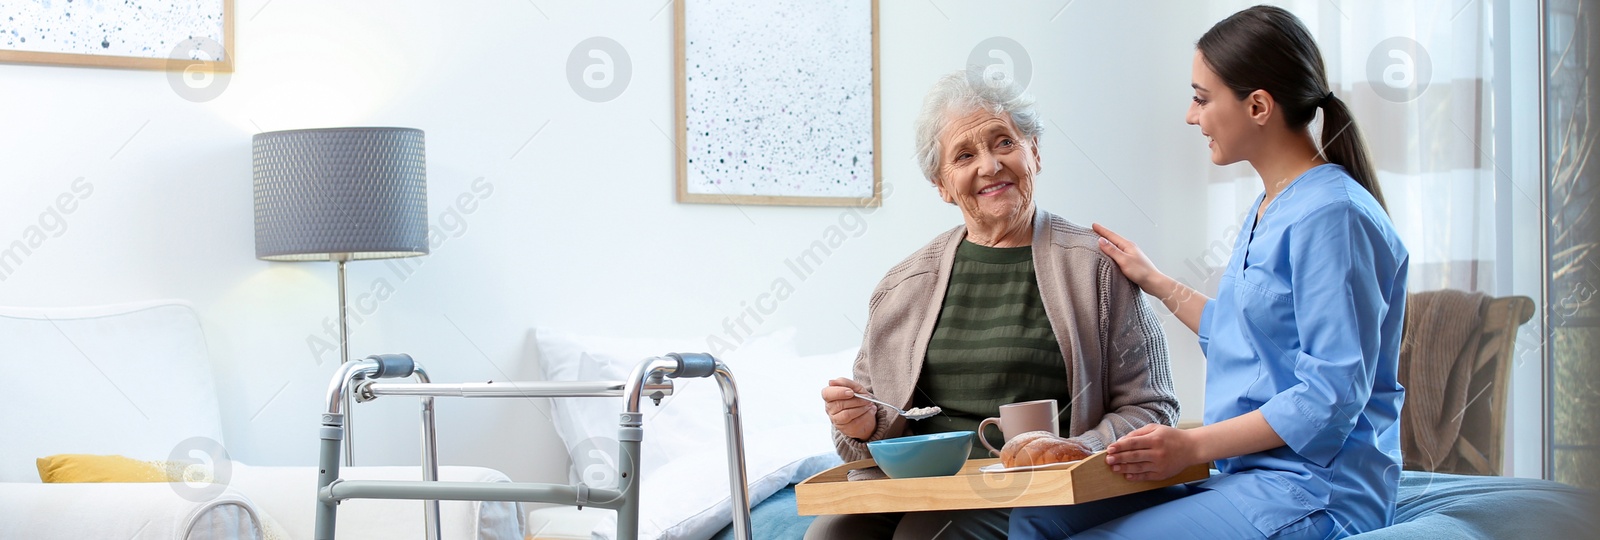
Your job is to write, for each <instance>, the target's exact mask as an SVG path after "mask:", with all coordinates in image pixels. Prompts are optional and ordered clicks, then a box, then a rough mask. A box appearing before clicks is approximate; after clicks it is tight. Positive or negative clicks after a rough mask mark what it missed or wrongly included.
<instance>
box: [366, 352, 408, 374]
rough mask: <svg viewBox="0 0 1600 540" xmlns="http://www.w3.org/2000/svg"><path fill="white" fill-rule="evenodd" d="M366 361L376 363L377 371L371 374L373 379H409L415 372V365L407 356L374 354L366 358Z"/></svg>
mask: <svg viewBox="0 0 1600 540" xmlns="http://www.w3.org/2000/svg"><path fill="white" fill-rule="evenodd" d="M367 359H368V360H372V361H374V362H377V363H378V371H377V372H375V373H373V374H372V378H374V379H399V378H404V377H410V376H411V374H412V373H413V372H415V371H416V370H417V363H416V361H413V360H412V359H411V355H409V354H404V353H391V354H374V355H372V356H368V357H367Z"/></svg>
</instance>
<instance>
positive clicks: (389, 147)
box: [252, 127, 428, 465]
mask: <svg viewBox="0 0 1600 540" xmlns="http://www.w3.org/2000/svg"><path fill="white" fill-rule="evenodd" d="M252 143H253V144H252V146H253V148H254V151H253V153H254V167H253V175H252V176H253V178H254V192H255V219H256V258H257V259H261V260H266V261H333V262H334V263H335V264H337V265H338V269H339V362H340V363H344V362H349V361H350V340H349V328H348V324H349V318H348V317H346V310H347V306H348V305H349V304H348V303H347V302H346V300H345V270H344V266H345V263H346V262H349V261H353V260H361V259H388V258H396V257H415V256H418V255H426V254H427V253H428V187H427V166H426V163H425V160H424V158H423V135H422V130H420V129H411V128H392V127H351V128H328V129H297V130H290V131H272V132H267V133H260V134H257V135H256V136H255V137H254V138H253V139H252ZM347 395H348V394H347ZM351 412H352V411H351V410H350V402H349V400H348V399H347V400H346V402H345V416H346V420H345V422H346V423H345V430H344V437H345V438H344V443H345V454H344V460H345V465H352V464H353V460H354V457H353V456H354V454H355V449H354V446H352V442H353V441H352V439H353V436H352V432H353V431H352V428H351V425H350V420H349V416H350V413H351Z"/></svg>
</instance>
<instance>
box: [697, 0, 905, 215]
mask: <svg viewBox="0 0 1600 540" xmlns="http://www.w3.org/2000/svg"><path fill="white" fill-rule="evenodd" d="M674 3H675V6H674V9H675V11H676V13H677V19H676V26H677V28H676V32H675V34H676V36H675V38H676V46H675V49H676V55H677V64H678V65H677V68H678V80H677V101H678V104H677V105H678V106H677V115H676V116H677V119H676V120H677V122H676V123H677V136H676V139H677V154H678V155H677V161H678V174H677V184H678V185H677V188H678V189H677V196H678V202H684V203H714V204H771V205H796V206H878V205H879V204H881V203H882V195H881V193H882V183H883V180H882V177H883V174H882V170H883V164H882V162H881V161H882V160H880V159H879V156H880V155H881V153H880V152H879V148H880V145H879V136H878V132H879V129H878V126H879V119H878V88H879V85H878V2H877V0H782V1H772V2H767V1H762V2H751V1H749V0H675V2H674Z"/></svg>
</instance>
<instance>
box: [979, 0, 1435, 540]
mask: <svg viewBox="0 0 1600 540" xmlns="http://www.w3.org/2000/svg"><path fill="white" fill-rule="evenodd" d="M1196 49H1197V51H1196V53H1195V56H1194V68H1193V86H1194V92H1195V95H1194V103H1193V104H1191V105H1190V106H1189V112H1188V118H1187V121H1188V123H1190V124H1194V125H1197V126H1199V127H1200V132H1201V134H1202V135H1205V136H1206V137H1207V138H1209V139H1210V145H1211V161H1212V162H1213V163H1216V164H1218V165H1228V164H1231V163H1236V162H1239V161H1248V162H1250V164H1251V165H1252V166H1253V167H1254V168H1255V170H1256V172H1257V173H1258V174H1259V175H1260V176H1261V180H1262V184H1263V187H1264V188H1265V193H1263V194H1262V195H1261V196H1260V198H1258V199H1257V200H1256V203H1255V206H1254V208H1252V210H1251V212H1250V213H1249V214H1247V215H1246V216H1245V221H1244V224H1243V227H1241V232H1240V233H1239V237H1238V239H1237V240H1236V241H1235V242H1234V249H1233V256H1232V259H1231V260H1230V261H1229V262H1228V266H1227V269H1226V270H1225V272H1224V275H1223V276H1222V280H1221V285H1220V286H1219V287H1218V290H1217V297H1216V298H1207V297H1205V295H1203V294H1201V293H1199V292H1197V291H1195V290H1193V289H1191V288H1189V287H1187V286H1184V285H1182V284H1180V283H1178V282H1177V281H1175V280H1173V279H1172V278H1170V277H1168V276H1166V275H1164V274H1162V273H1161V272H1160V271H1158V270H1157V269H1156V268H1155V266H1154V265H1152V264H1151V262H1150V260H1149V259H1148V258H1147V257H1145V255H1144V254H1143V252H1141V251H1140V250H1139V248H1138V246H1136V245H1135V244H1134V243H1133V242H1130V241H1128V240H1126V239H1124V238H1122V237H1121V236H1118V235H1117V234H1116V233H1113V232H1112V231H1110V230H1108V229H1106V228H1104V227H1102V226H1100V225H1095V231H1096V232H1097V233H1099V234H1100V235H1101V237H1102V239H1101V240H1100V248H1101V250H1102V251H1103V252H1105V253H1106V255H1107V256H1109V257H1111V258H1112V259H1113V260H1115V261H1116V263H1117V264H1118V265H1119V266H1120V267H1121V268H1122V272H1123V273H1124V274H1126V275H1127V276H1128V278H1129V279H1131V280H1133V281H1134V283H1136V284H1138V285H1139V287H1140V288H1141V289H1143V290H1144V291H1145V292H1147V293H1150V294H1151V295H1153V296H1155V297H1157V298H1161V299H1162V300H1163V302H1164V303H1165V304H1166V306H1167V308H1168V309H1170V310H1172V312H1173V314H1174V315H1176V316H1177V317H1178V319H1179V320H1181V321H1183V323H1184V324H1185V325H1187V326H1188V327H1189V328H1190V329H1191V330H1193V331H1195V332H1196V333H1197V334H1199V336H1200V347H1201V349H1202V350H1204V352H1205V355H1206V404H1205V405H1206V407H1205V425H1204V426H1203V427H1198V428H1194V429H1189V430H1180V429H1176V428H1172V427H1168V426H1164V425H1156V424H1151V425H1146V426H1144V427H1143V428H1140V429H1138V430H1136V431H1133V432H1132V433H1129V434H1128V435H1126V436H1124V437H1122V438H1121V439H1119V440H1117V441H1116V442H1115V443H1112V444H1111V445H1110V446H1109V447H1108V448H1107V452H1108V454H1107V458H1106V462H1107V463H1108V464H1110V465H1111V467H1112V470H1114V471H1117V472H1120V473H1123V474H1124V475H1126V477H1127V478H1128V479H1129V480H1155V479H1163V478H1168V477H1171V476H1172V475H1174V474H1176V473H1177V472H1178V471H1180V470H1182V469H1183V468H1185V467H1188V466H1190V465H1194V464H1198V463H1208V462H1215V466H1216V468H1217V469H1219V470H1220V471H1221V474H1219V475H1216V476H1213V477H1212V478H1210V479H1209V480H1206V481H1204V482H1199V483H1197V484H1192V485H1179V486H1173V487H1168V488H1164V489H1160V490H1155V491H1147V492H1143V493H1136V494H1133V495H1128V496H1124V497H1118V498H1114V499H1108V500H1104V501H1099V502H1094V503H1087V504H1082V505H1075V506H1061V507H1043V508H1018V509H1015V510H1013V511H1012V513H1011V519H1010V529H1011V530H1010V532H1011V537H1012V538H1019V539H1020V538H1066V537H1071V538H1073V539H1079V538H1160V539H1162V540H1173V539H1178V538H1338V537H1343V536H1349V535H1352V534H1357V533H1361V532H1365V531H1370V530H1373V529H1377V528H1380V527H1383V526H1385V525H1388V524H1389V523H1390V521H1391V520H1392V517H1393V514H1394V504H1395V492H1396V487H1397V484H1398V481H1399V476H1400V465H1401V459H1400V438H1399V436H1400V424H1399V422H1398V419H1399V416H1400V404H1401V401H1402V399H1403V397H1404V395H1405V391H1404V389H1403V388H1401V386H1400V384H1399V382H1398V381H1397V380H1396V377H1397V362H1398V358H1399V354H1400V329H1401V321H1402V318H1403V312H1404V311H1405V292H1406V291H1405V283H1406V265H1407V259H1408V257H1407V253H1406V249H1405V246H1403V245H1401V243H1400V239H1399V237H1398V236H1397V235H1396V233H1395V229H1394V226H1393V224H1392V223H1391V222H1390V221H1389V217H1388V214H1387V213H1386V212H1385V209H1384V206H1383V195H1382V193H1381V192H1380V191H1379V189H1378V183H1377V178H1376V176H1375V175H1374V173H1373V170H1372V165H1371V163H1370V162H1369V161H1368V158H1367V155H1366V150H1365V148H1364V146H1363V143H1362V141H1361V135H1360V130H1358V129H1357V128H1356V125H1355V122H1354V121H1353V119H1352V118H1351V116H1350V111H1349V109H1348V108H1347V107H1346V106H1345V104H1344V102H1343V101H1341V100H1340V99H1339V97H1338V96H1336V95H1334V93H1333V91H1332V89H1330V88H1329V86H1328V81H1327V76H1326V75H1325V73H1324V70H1323V64H1322V55H1321V52H1320V51H1318V49H1317V45H1316V43H1314V42H1313V41H1312V40H1311V36H1310V34H1309V32H1307V31H1306V28H1305V26H1304V25H1302V24H1301V23H1300V21H1299V20H1298V19H1296V18H1295V16H1294V15H1292V14H1290V13H1289V12H1287V11H1284V10H1282V9H1279V8H1275V7H1267V6H1257V7H1254V8H1250V9H1247V10H1244V11H1242V12H1239V13H1236V14H1234V15H1233V16H1231V17H1228V18H1227V19H1226V20H1223V21H1222V22H1220V23H1217V25H1216V26H1214V27H1212V28H1211V30H1210V31H1208V32H1206V34H1205V35H1204V36H1203V37H1201V38H1200V41H1199V44H1198V45H1197V47H1196ZM1318 110H1320V111H1322V129H1321V137H1320V139H1321V141H1322V149H1321V152H1319V151H1318V148H1317V144H1316V142H1314V141H1313V139H1312V137H1311V133H1310V130H1309V127H1308V126H1309V123H1310V122H1311V120H1312V117H1313V116H1315V114H1316V112H1317V111H1318Z"/></svg>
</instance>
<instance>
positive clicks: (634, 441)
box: [617, 412, 644, 540]
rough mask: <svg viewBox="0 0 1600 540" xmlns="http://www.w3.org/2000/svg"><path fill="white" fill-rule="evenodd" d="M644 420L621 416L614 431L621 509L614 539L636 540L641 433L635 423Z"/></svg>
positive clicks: (631, 414)
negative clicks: (617, 427) (619, 453)
mask: <svg viewBox="0 0 1600 540" xmlns="http://www.w3.org/2000/svg"><path fill="white" fill-rule="evenodd" d="M643 420H644V415H643V414H640V413H630V412H625V413H622V427H621V429H619V430H617V443H618V447H619V448H620V450H621V452H622V454H621V455H619V456H617V467H618V469H619V474H620V476H619V477H618V478H617V489H618V490H619V491H621V492H622V508H621V509H619V510H617V540H638V538H639V442H640V441H641V440H643V439H644V430H643V429H640V428H639V424H640V423H641V422H642V421H643Z"/></svg>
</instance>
